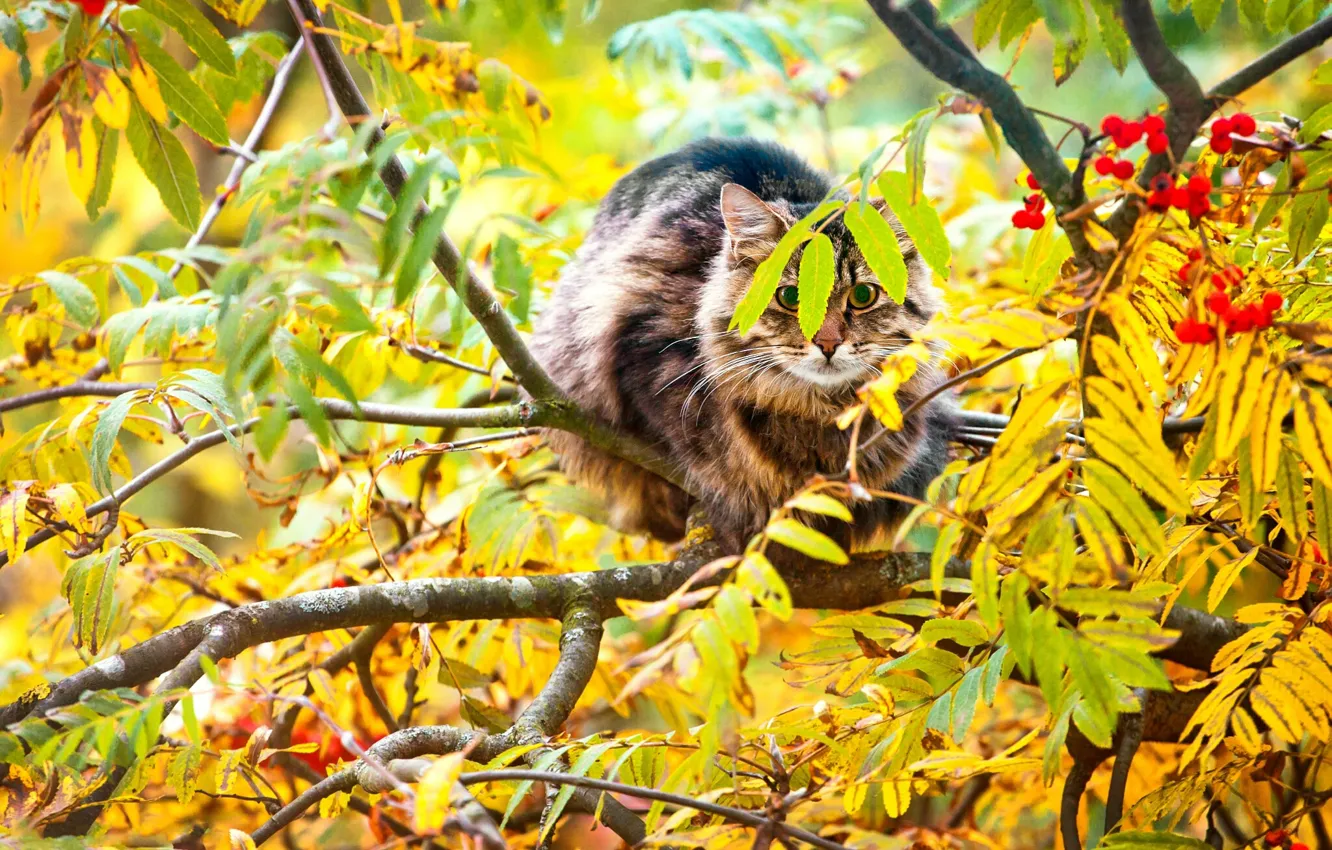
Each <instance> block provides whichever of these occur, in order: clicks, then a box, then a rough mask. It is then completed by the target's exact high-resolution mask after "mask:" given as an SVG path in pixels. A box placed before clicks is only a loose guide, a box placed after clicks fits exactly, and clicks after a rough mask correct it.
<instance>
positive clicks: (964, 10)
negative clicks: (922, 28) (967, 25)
mask: <svg viewBox="0 0 1332 850" xmlns="http://www.w3.org/2000/svg"><path fill="white" fill-rule="evenodd" d="M980 4H981V0H940V2H939V22H940V23H943V24H953V23H957V22H958V21H960V20H962V19H963V18H965V17H966V16H967V15H970V14H971V13H972V12H974V11H975V10H976V8H977V7H978V6H980Z"/></svg>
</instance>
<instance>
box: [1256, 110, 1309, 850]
mask: <svg viewBox="0 0 1332 850" xmlns="http://www.w3.org/2000/svg"><path fill="white" fill-rule="evenodd" d="M1246 135H1247V134H1246ZM1290 850H1309V845H1308V844H1305V843H1304V842H1303V841H1296V842H1295V843H1294V844H1292V845H1290Z"/></svg>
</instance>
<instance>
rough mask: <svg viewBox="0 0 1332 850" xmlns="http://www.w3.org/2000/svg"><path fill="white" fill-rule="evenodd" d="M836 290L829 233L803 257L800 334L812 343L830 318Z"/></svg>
mask: <svg viewBox="0 0 1332 850" xmlns="http://www.w3.org/2000/svg"><path fill="white" fill-rule="evenodd" d="M832 289H833V245H832V240H831V239H829V238H828V234H826V233H816V234H814V238H813V239H811V240H809V244H808V245H806V246H805V252H804V254H803V255H802V256H801V257H800V307H799V318H800V332H801V333H802V334H804V335H805V339H812V338H813V336H814V334H815V333H817V332H818V330H819V326H820V325H822V324H823V318H824V316H826V315H827V314H828V297H829V296H830V295H831V294H832Z"/></svg>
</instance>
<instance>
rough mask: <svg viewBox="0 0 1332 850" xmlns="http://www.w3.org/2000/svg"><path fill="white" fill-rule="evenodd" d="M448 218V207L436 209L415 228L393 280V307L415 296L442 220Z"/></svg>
mask: <svg viewBox="0 0 1332 850" xmlns="http://www.w3.org/2000/svg"><path fill="white" fill-rule="evenodd" d="M448 217H449V208H448V207H436V208H435V209H433V210H431V211H430V213H429V215H427V216H426V217H425V218H424V219H421V221H420V223H419V224H418V225H417V226H416V230H415V231H414V232H413V233H412V241H411V242H410V243H408V245H407V253H406V254H405V255H404V256H403V258H402V264H401V265H399V266H398V274H397V276H396V277H395V278H394V279H393V304H394V306H395V307H401V306H402V305H403V304H406V303H407V302H408V301H410V300H411V298H412V296H413V295H415V294H416V290H417V288H418V287H419V286H420V285H421V279H422V276H423V275H424V274H425V272H426V268H427V267H428V266H429V265H430V258H431V257H432V256H433V255H434V253H435V245H436V244H437V243H438V242H439V234H440V233H441V232H442V231H443V230H444V220H445V219H446V218H448Z"/></svg>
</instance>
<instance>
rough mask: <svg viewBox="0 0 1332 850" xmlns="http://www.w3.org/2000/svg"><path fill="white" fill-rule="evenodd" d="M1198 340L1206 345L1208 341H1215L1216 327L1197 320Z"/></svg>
mask: <svg viewBox="0 0 1332 850" xmlns="http://www.w3.org/2000/svg"><path fill="white" fill-rule="evenodd" d="M1198 342H1200V343H1202V344H1203V345H1208V344H1210V343H1213V342H1216V328H1214V327H1212V326H1211V325H1204V324H1202V323H1201V322H1199V323H1198Z"/></svg>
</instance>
